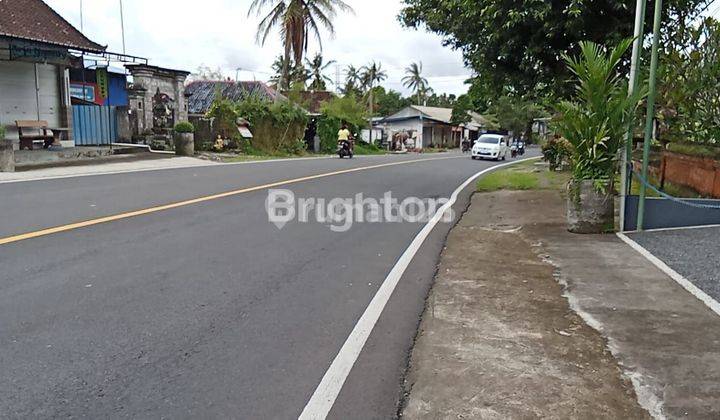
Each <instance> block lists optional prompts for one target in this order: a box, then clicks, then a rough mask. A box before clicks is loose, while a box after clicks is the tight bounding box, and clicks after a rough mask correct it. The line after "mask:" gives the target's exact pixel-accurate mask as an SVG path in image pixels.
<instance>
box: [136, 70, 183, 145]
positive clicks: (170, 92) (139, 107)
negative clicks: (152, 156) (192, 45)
mask: <svg viewBox="0 0 720 420" xmlns="http://www.w3.org/2000/svg"><path fill="white" fill-rule="evenodd" d="M126 67H127V68H128V70H129V71H130V74H131V75H132V77H133V83H132V86H131V88H130V89H129V101H130V110H131V111H132V113H134V114H135V118H136V119H137V123H136V124H137V127H133V134H134V135H138V134H139V135H142V134H143V133H144V132H146V131H148V130H153V129H154V128H158V124H157V120H156V111H155V110H156V109H157V106H158V100H157V99H156V98H157V97H158V96H164V97H166V98H167V102H166V106H167V108H168V109H169V110H171V113H172V116H171V117H169V118H168V121H167V126H168V127H166V128H172V126H174V125H175V124H177V123H178V122H180V121H187V120H188V106H187V98H186V97H185V80H186V79H187V76H188V75H189V72H186V71H181V70H172V69H165V68H161V67H155V66H149V65H137V64H135V65H127V66H126ZM136 131H137V132H136Z"/></svg>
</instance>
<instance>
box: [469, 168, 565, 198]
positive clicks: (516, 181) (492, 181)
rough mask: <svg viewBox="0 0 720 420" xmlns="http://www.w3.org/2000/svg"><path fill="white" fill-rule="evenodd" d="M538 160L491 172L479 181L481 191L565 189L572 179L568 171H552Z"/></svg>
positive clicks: (478, 185) (478, 186) (478, 187)
mask: <svg viewBox="0 0 720 420" xmlns="http://www.w3.org/2000/svg"><path fill="white" fill-rule="evenodd" d="M536 163H537V161H530V162H523V163H521V164H517V165H513V166H511V167H509V168H507V169H503V170H501V171H497V172H493V173H490V174H488V175H486V176H484V177H482V178H481V179H480V180H479V181H478V182H477V190H478V191H479V192H491V191H499V190H512V191H526V190H547V189H553V190H555V189H560V190H561V189H563V188H564V187H565V185H566V184H567V182H568V180H569V179H570V175H569V174H568V173H566V172H550V171H549V170H548V168H547V166H545V165H540V166H538V165H536Z"/></svg>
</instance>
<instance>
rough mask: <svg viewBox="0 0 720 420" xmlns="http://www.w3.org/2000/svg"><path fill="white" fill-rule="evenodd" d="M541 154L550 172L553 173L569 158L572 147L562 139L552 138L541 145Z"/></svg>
mask: <svg viewBox="0 0 720 420" xmlns="http://www.w3.org/2000/svg"><path fill="white" fill-rule="evenodd" d="M542 154H543V159H544V160H545V161H546V162H548V163H549V164H550V170H551V171H555V170H557V168H559V167H560V166H561V165H562V164H563V162H566V161H568V159H569V158H570V155H571V154H572V145H571V144H570V143H569V142H568V141H567V140H565V139H563V138H560V139H555V138H552V139H550V140H548V141H546V142H545V144H543V146H542Z"/></svg>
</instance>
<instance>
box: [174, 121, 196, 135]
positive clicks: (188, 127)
mask: <svg viewBox="0 0 720 420" xmlns="http://www.w3.org/2000/svg"><path fill="white" fill-rule="evenodd" d="M174 130H175V132H176V133H194V132H195V126H194V125H192V123H191V122H188V121H180V122H179V123H177V124H175V128H174Z"/></svg>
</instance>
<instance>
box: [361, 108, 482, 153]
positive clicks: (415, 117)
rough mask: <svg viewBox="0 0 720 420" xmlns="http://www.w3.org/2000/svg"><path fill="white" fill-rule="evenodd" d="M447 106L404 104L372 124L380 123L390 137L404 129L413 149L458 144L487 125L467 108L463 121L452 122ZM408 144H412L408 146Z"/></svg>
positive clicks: (377, 124) (403, 131) (473, 135)
mask: <svg viewBox="0 0 720 420" xmlns="http://www.w3.org/2000/svg"><path fill="white" fill-rule="evenodd" d="M452 113H453V110H452V109H451V108H435V107H427V106H417V105H411V106H408V107H406V108H404V109H402V110H400V111H399V112H397V113H395V114H393V115H391V116H389V117H386V118H384V119H382V120H381V121H379V122H377V123H376V124H374V125H375V126H376V127H381V128H382V129H383V131H384V132H385V133H386V135H387V137H388V138H390V139H392V138H393V136H394V135H395V134H397V133H405V134H407V136H408V137H409V139H410V142H411V143H413V142H414V145H415V148H416V149H422V148H425V147H432V146H436V147H458V146H459V145H460V143H461V142H462V139H464V138H467V139H470V140H472V139H473V138H477V134H478V133H479V132H480V131H482V130H483V129H484V128H485V127H486V126H487V121H486V120H485V118H483V117H482V116H481V115H479V114H477V113H474V112H471V113H469V114H470V118H471V121H470V122H469V123H467V124H462V125H454V124H452V122H451V120H452ZM411 147H412V146H411Z"/></svg>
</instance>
